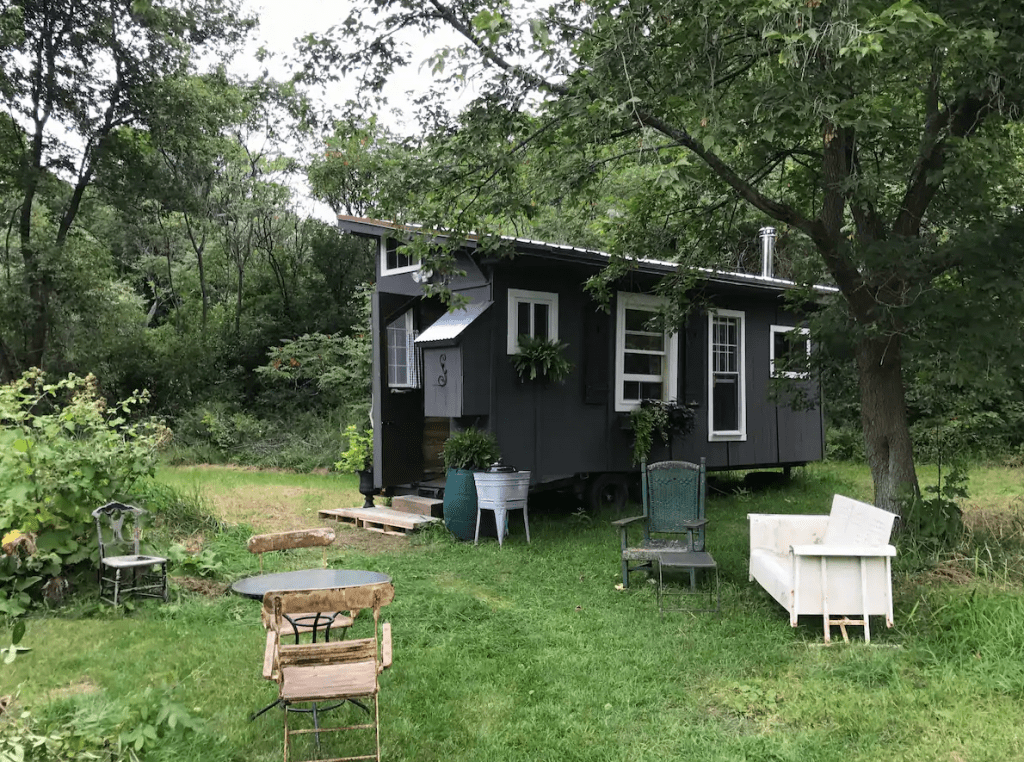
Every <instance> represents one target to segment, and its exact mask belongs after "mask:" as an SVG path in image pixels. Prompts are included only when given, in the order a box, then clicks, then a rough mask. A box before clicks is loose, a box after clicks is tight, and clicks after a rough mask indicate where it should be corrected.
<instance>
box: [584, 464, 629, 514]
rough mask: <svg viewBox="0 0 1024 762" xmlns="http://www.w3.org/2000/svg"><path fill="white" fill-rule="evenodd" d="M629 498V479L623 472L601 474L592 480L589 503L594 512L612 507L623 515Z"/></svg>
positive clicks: (589, 486) (588, 492)
mask: <svg viewBox="0 0 1024 762" xmlns="http://www.w3.org/2000/svg"><path fill="white" fill-rule="evenodd" d="M628 499H629V480H628V479H627V478H626V477H625V476H624V475H623V474H600V475H598V476H595V477H594V478H593V479H591V480H590V484H589V485H588V489H587V505H588V506H589V508H590V510H592V511H593V512H595V513H599V512H601V511H603V510H606V509H610V510H612V511H614V512H615V514H616V515H621V514H622V509H623V508H625V507H626V500H628Z"/></svg>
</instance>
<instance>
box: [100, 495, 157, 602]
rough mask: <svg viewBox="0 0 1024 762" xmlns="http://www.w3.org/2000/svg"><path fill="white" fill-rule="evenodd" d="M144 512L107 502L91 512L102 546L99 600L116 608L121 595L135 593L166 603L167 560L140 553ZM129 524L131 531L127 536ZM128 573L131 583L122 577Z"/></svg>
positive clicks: (129, 506)
mask: <svg viewBox="0 0 1024 762" xmlns="http://www.w3.org/2000/svg"><path fill="white" fill-rule="evenodd" d="M145 513H146V511H144V510H142V509H141V508H136V507H134V506H131V505H125V504H124V503H107V504H106V505H103V506H100V507H99V508H97V509H96V510H95V511H93V512H92V517H93V519H95V521H96V537H97V539H98V541H99V545H100V568H99V581H100V600H103V601H107V602H108V603H112V604H113V605H115V606H116V605H118V602H119V601H120V599H121V596H122V595H124V594H125V593H132V594H133V595H137V596H140V597H144V598H160V599H162V600H163V601H164V602H165V603H166V602H167V559H166V558H163V557H162V556H145V555H141V554H140V552H139V546H140V543H141V539H142V525H141V523H140V518H141V517H142V516H143V515H144V514H145ZM126 523H127V524H128V530H129V532H130V533H128V534H127V536H126V527H125V524H126ZM128 571H130V572H131V579H130V581H129V580H128V579H127V578H125V577H123V576H122V573H123V572H128Z"/></svg>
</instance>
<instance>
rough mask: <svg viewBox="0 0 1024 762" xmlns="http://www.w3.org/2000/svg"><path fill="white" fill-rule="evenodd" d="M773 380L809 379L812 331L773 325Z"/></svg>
mask: <svg viewBox="0 0 1024 762" xmlns="http://www.w3.org/2000/svg"><path fill="white" fill-rule="evenodd" d="M771 336H772V342H771V369H770V370H771V375H772V378H807V376H808V373H809V371H810V355H811V341H810V331H809V330H808V329H806V328H795V327H793V326H790V325H773V326H772V333H771Z"/></svg>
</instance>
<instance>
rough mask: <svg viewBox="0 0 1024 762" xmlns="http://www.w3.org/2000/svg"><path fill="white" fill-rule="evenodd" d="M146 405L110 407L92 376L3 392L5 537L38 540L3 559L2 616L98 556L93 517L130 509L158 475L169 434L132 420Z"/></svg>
mask: <svg viewBox="0 0 1024 762" xmlns="http://www.w3.org/2000/svg"><path fill="white" fill-rule="evenodd" d="M145 401H146V394H145V393H139V394H136V395H133V396H131V397H129V398H127V399H125V400H123V401H121V402H118V403H116V404H114V405H110V406H108V405H107V403H106V401H105V400H104V399H103V397H102V396H100V394H99V391H98V388H97V382H96V378H95V377H94V376H92V375H90V376H87V377H85V378H80V377H78V376H74V375H69V376H68V377H67V378H65V379H63V380H61V381H58V382H57V383H53V384H49V383H46V381H45V379H44V377H43V374H42V372H41V371H39V370H30V371H28V372H26V373H25V374H24V375H23V376H22V377H21V378H20V379H18V380H17V381H15V382H13V383H11V384H9V385H7V386H4V387H0V534H2V535H4V536H10V534H11V533H13V532H20V533H23V535H24V536H27V537H29V538H32V539H33V540H34V542H33V546H32V547H31V548H30V547H29V546H28V545H24V544H23V545H21V547H20V548H19V549H16V550H15V551H14V552H11V553H10V554H5V555H4V556H3V557H2V558H0V613H8V614H13V615H17V614H19V613H22V612H23V611H24V610H25V608H26V607H27V605H28V603H29V602H30V601H31V600H38V598H39V596H40V594H41V592H42V586H41V585H39V584H38V583H40V582H42V580H43V578H44V577H46V576H49V577H56V576H58V575H61V576H67V575H68V574H69V573H73V572H74V571H75V567H76V566H77V565H79V564H81V563H82V562H83V561H85V560H86V559H88V558H89V557H90V556H91V555H93V554H94V553H95V552H96V543H95V539H94V537H93V534H94V530H93V520H92V517H91V516H90V512H91V511H92V510H93V509H94V508H96V507H98V506H100V505H103V504H104V503H107V502H109V501H111V500H130V499H131V496H130V494H129V493H130V491H131V490H132V488H133V486H134V485H135V484H136V482H137V481H138V480H139V479H141V478H143V477H147V476H152V475H153V473H154V468H155V465H156V459H157V451H158V449H159V447H160V446H161V444H163V443H164V442H165V441H167V439H168V438H169V435H170V433H169V431H168V429H167V428H166V427H165V426H163V425H162V424H161V423H160V422H158V421H156V420H152V419H142V420H135V421H133V420H131V416H132V413H133V411H134V410H135V409H137V408H138V407H140V406H142V405H143V404H144V403H145Z"/></svg>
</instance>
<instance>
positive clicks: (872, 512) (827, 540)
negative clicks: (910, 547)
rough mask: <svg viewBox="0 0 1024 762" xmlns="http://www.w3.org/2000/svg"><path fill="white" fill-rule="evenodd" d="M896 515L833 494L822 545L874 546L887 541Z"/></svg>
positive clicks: (884, 543)
mask: <svg viewBox="0 0 1024 762" xmlns="http://www.w3.org/2000/svg"><path fill="white" fill-rule="evenodd" d="M895 521H896V514H894V513H889V511H883V510H882V509H881V508H876V507H875V506H873V505H868V504H867V503H862V502H860V501H858V500H853V499H852V498H849V497H845V496H843V495H836V496H835V497H833V498H832V511H831V513H829V516H828V529H826V530H825V536H824V538H822V544H823V545H860V546H864V547H869V548H875V547H879V546H882V545H888V544H889V537H890V536H891V535H892V527H893V523H894V522H895Z"/></svg>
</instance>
